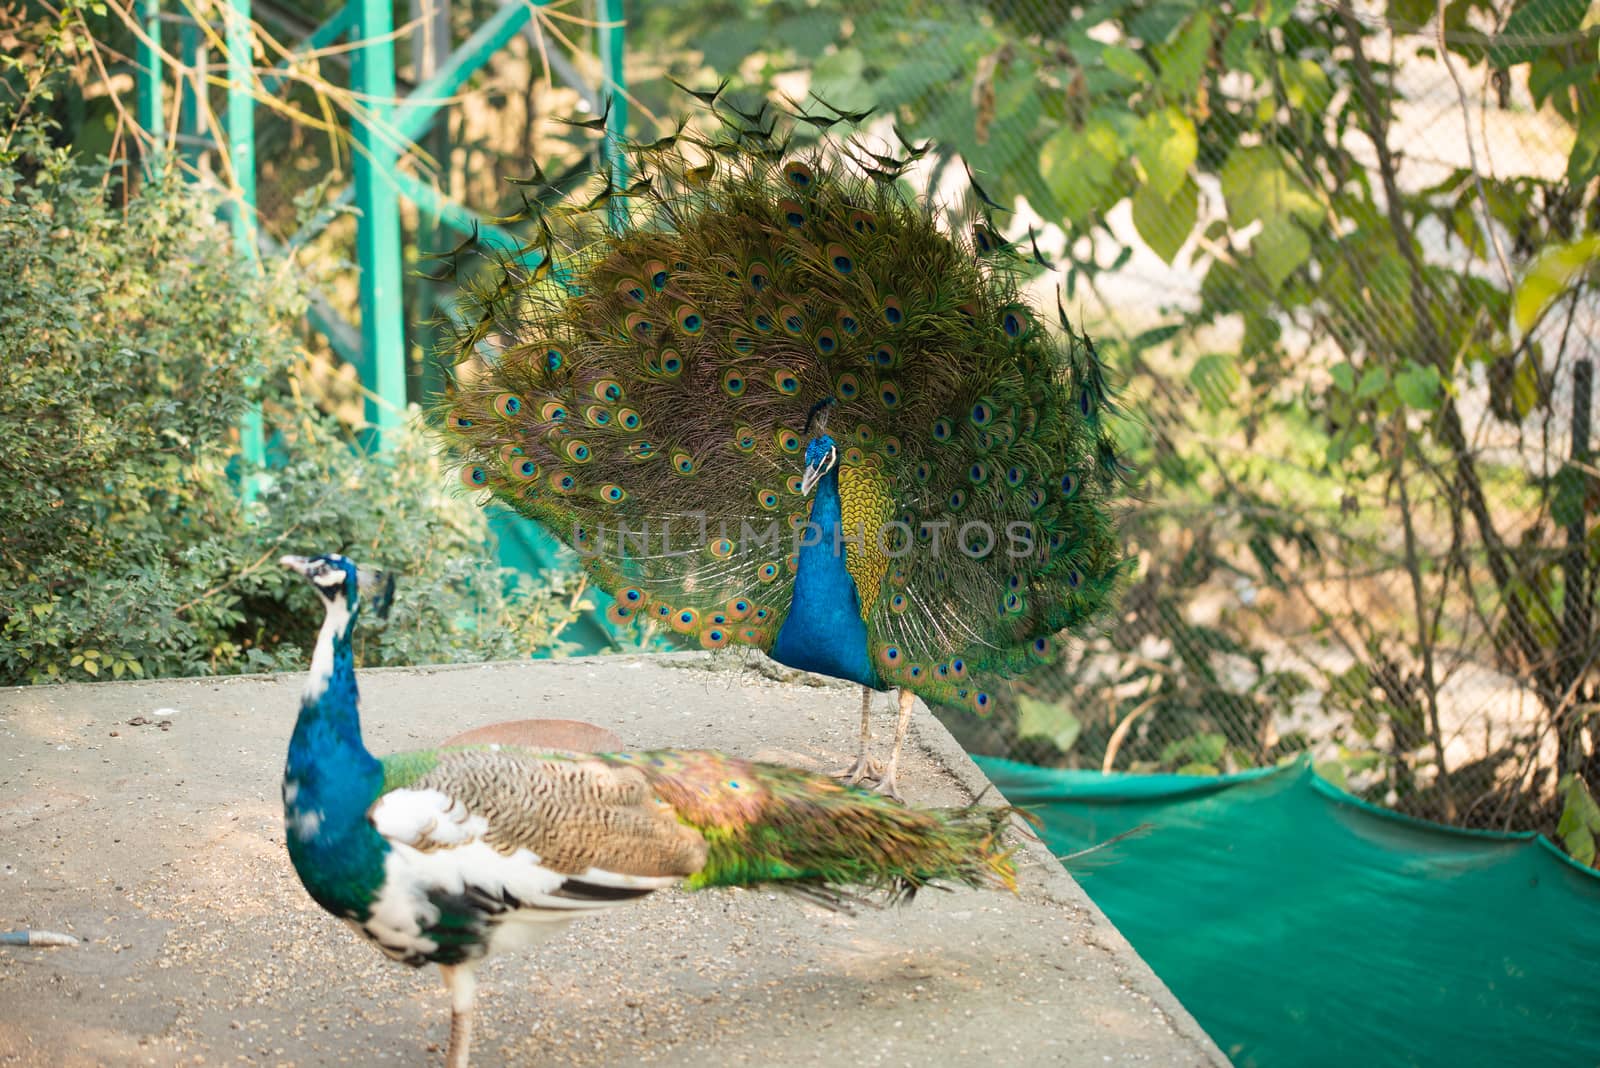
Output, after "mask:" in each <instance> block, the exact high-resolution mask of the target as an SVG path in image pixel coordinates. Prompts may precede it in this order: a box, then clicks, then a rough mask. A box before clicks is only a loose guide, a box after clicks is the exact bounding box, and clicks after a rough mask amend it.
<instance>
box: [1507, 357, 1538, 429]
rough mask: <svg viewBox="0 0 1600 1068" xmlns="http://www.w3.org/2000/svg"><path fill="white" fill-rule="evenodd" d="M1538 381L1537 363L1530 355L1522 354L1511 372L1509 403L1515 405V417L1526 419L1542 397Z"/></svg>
mask: <svg viewBox="0 0 1600 1068" xmlns="http://www.w3.org/2000/svg"><path fill="white" fill-rule="evenodd" d="M1543 395H1544V394H1543V390H1542V389H1541V388H1540V382H1539V364H1538V363H1537V362H1536V361H1535V360H1534V359H1533V358H1532V357H1531V356H1526V355H1525V356H1523V357H1522V359H1521V361H1519V362H1518V364H1517V368H1516V370H1515V371H1513V372H1512V374H1511V403H1512V404H1514V405H1516V409H1517V417H1518V418H1519V419H1526V418H1528V415H1529V414H1530V413H1531V412H1532V411H1533V410H1534V409H1535V408H1537V407H1539V403H1540V401H1541V400H1542V399H1543Z"/></svg>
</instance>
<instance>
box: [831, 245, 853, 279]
mask: <svg viewBox="0 0 1600 1068" xmlns="http://www.w3.org/2000/svg"><path fill="white" fill-rule="evenodd" d="M824 254H825V255H826V256H827V257H828V264H829V266H831V267H832V268H833V269H834V271H835V272H836V273H838V274H849V273H851V272H852V271H854V270H855V269H856V263H855V261H854V260H852V259H851V258H850V253H849V252H847V251H845V247H844V246H843V245H839V244H833V245H829V246H828V247H827V250H826V252H825V253H824Z"/></svg>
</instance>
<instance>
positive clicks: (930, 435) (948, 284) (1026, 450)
mask: <svg viewBox="0 0 1600 1068" xmlns="http://www.w3.org/2000/svg"><path fill="white" fill-rule="evenodd" d="M712 107H713V108H716V107H717V105H716V104H715V103H714V102H713V104H712ZM765 112H766V109H765V108H763V109H762V112H760V113H758V117H757V119H756V120H755V123H756V125H755V127H754V128H753V127H752V123H751V121H749V120H748V119H741V118H738V117H736V116H737V113H729V112H726V111H723V110H716V111H715V114H716V116H717V118H718V119H719V120H720V122H721V127H722V128H721V132H720V133H717V134H712V135H707V136H703V137H702V136H697V135H694V134H691V133H687V132H685V133H680V134H678V135H675V136H672V137H667V138H663V139H662V140H661V141H658V142H654V143H652V144H649V145H634V146H632V148H631V149H630V151H629V152H628V155H629V157H630V158H629V167H630V173H632V174H633V175H634V176H635V181H634V182H633V184H632V185H630V186H628V187H627V189H625V190H622V189H618V188H616V187H615V186H613V184H612V182H611V181H610V179H609V178H607V179H606V180H605V182H604V185H603V187H602V188H601V189H600V191H599V192H598V193H596V194H592V195H580V196H579V197H577V198H576V199H574V200H573V201H572V202H570V203H569V204H567V205H565V206H563V207H561V208H558V209H556V210H555V211H554V212H552V213H551V214H552V218H549V219H544V220H541V227H543V232H544V233H545V234H546V235H547V236H546V238H545V239H544V241H543V244H542V246H541V249H542V250H543V251H544V253H546V254H548V253H549V252H554V253H555V262H556V264H557V265H558V266H557V268H556V269H551V267H550V263H551V260H550V259H548V258H546V259H543V260H541V261H539V262H538V263H537V265H536V266H532V267H530V266H528V265H527V261H526V259H524V260H518V259H516V258H514V257H506V258H502V259H500V260H499V261H498V269H497V270H495V271H490V272H487V275H488V277H487V279H486V280H481V281H478V282H475V283H472V284H471V287H470V289H469V291H468V292H467V293H466V295H465V296H464V298H463V301H462V303H461V306H460V308H459V310H458V314H457V316H456V317H455V318H454V320H452V321H453V322H454V323H455V326H454V327H453V334H452V338H451V340H450V342H449V344H448V345H447V350H448V352H449V355H450V356H451V357H452V358H453V359H454V361H455V364H456V366H455V372H454V374H453V375H452V379H453V382H452V385H451V387H450V389H449V390H448V393H447V398H446V401H445V402H444V406H443V407H442V408H441V411H440V413H439V416H440V422H441V423H442V425H443V428H444V433H445V435H446V439H447V441H448V443H449V448H450V451H451V452H452V454H453V457H454V458H455V459H456V460H457V461H459V464H460V471H461V479H462V481H463V482H464V484H465V485H466V486H467V487H469V488H470V489H473V490H478V491H482V492H483V494H484V498H485V500H487V499H489V498H493V499H498V500H500V501H502V502H504V503H505V504H507V505H509V506H511V507H512V508H514V509H516V510H517V511H519V512H521V513H522V514H524V515H526V516H529V517H532V518H534V519H536V520H539V521H541V522H543V523H544V524H545V525H546V526H548V527H549V528H550V529H551V530H552V531H554V532H555V533H556V534H557V535H558V536H560V537H561V538H562V539H563V540H565V541H566V542H568V543H569V544H570V545H571V546H572V547H573V548H574V549H576V550H577V551H578V552H579V553H580V554H581V555H582V556H583V557H584V561H585V565H586V566H587V568H588V569H589V570H590V571H591V572H592V574H593V575H594V577H595V579H596V580H597V581H598V582H599V584H600V585H601V586H602V587H603V588H604V589H606V590H607V591H608V592H610V593H611V594H612V595H613V596H614V597H615V598H616V603H615V604H614V605H613V606H612V607H611V608H610V609H609V610H608V611H609V615H610V618H611V619H612V621H613V622H616V623H619V624H626V623H629V622H633V621H645V622H653V623H656V624H658V625H659V626H661V627H663V628H666V629H668V630H670V631H672V632H675V633H677V634H679V635H681V636H682V637H683V638H684V639H685V640H687V641H689V642H691V643H695V644H698V645H700V646H703V647H705V648H713V649H714V648H720V647H723V646H726V645H729V644H743V645H748V646H754V647H756V648H760V649H770V648H771V647H772V644H773V641H774V639H775V636H776V634H777V632H778V629H779V627H780V626H781V625H782V623H783V621H784V619H785V617H786V615H787V613H788V610H789V607H790V602H791V597H792V593H793V589H794V581H795V572H796V568H797V556H796V546H797V544H798V542H797V540H796V539H797V536H798V533H797V532H800V531H803V530H804V529H805V527H806V524H807V520H808V515H809V511H808V509H809V506H810V504H809V502H808V501H807V499H806V498H805V497H803V496H802V495H801V478H800V474H801V471H802V468H803V462H802V454H803V451H804V449H805V446H806V441H805V437H804V435H805V434H806V432H807V427H806V417H807V412H808V410H809V409H810V408H811V407H812V405H814V404H816V403H817V402H819V401H821V400H823V399H824V398H830V397H831V398H832V399H833V400H834V401H835V402H836V406H835V407H834V408H833V410H832V413H831V417H830V421H829V423H828V432H829V434H830V435H832V437H833V439H834V440H835V441H836V442H837V446H838V450H839V468H838V469H839V472H840V477H839V487H840V498H841V502H842V510H843V513H844V516H845V523H844V526H845V532H846V536H847V537H849V536H850V535H851V534H852V533H859V535H861V536H860V537H859V538H858V540H852V541H850V543H849V545H848V556H847V563H848V566H849V568H850V574H851V577H852V579H853V580H854V582H855V585H856V587H857V591H858V593H859V595H860V607H861V613H862V616H863V618H864V621H865V626H866V631H867V640H868V650H867V652H868V655H869V656H870V662H871V664H872V665H873V667H874V668H875V670H876V672H877V676H878V679H877V680H876V681H877V683H878V684H879V685H880V686H881V687H888V686H902V687H906V688H909V689H911V690H913V691H915V692H917V693H919V694H921V695H922V696H924V697H925V698H927V699H929V700H932V701H941V702H945V703H965V704H967V705H968V706H969V707H972V708H973V709H975V710H976V711H978V712H979V713H980V714H981V713H983V712H985V711H986V710H987V708H988V706H989V702H990V700H991V698H990V694H989V690H988V688H987V687H986V686H985V685H984V684H983V683H982V682H980V681H979V680H981V679H984V678H986V677H994V676H1010V675H1013V674H1016V673H1019V672H1022V671H1025V670H1027V669H1028V668H1030V667H1031V666H1034V665H1036V664H1038V663H1040V662H1042V661H1046V660H1049V659H1051V658H1053V656H1054V655H1055V653H1056V650H1057V648H1058V642H1059V636H1060V635H1061V634H1062V633H1063V632H1068V631H1071V630H1073V629H1075V628H1080V627H1082V626H1083V625H1085V624H1086V623H1088V622H1089V621H1091V620H1093V619H1094V618H1095V617H1096V616H1097V615H1099V614H1100V613H1101V611H1102V610H1103V609H1104V608H1106V607H1107V605H1108V604H1109V602H1110V599H1111V596H1112V594H1113V591H1114V587H1115V586H1116V584H1117V581H1118V577H1119V574H1120V571H1121V563H1122V556H1121V552H1120V549H1119V547H1118V543H1117V539H1116V537H1115V534H1114V516H1113V512H1112V504H1113V501H1114V500H1115V499H1116V497H1117V496H1118V494H1119V480H1120V476H1121V468H1120V464H1119V462H1118V460H1117V453H1116V449H1115V446H1114V444H1113V442H1112V438H1111V436H1110V433H1109V427H1108V416H1109V414H1110V413H1111V412H1112V410H1113V403H1112V395H1111V390H1110V388H1109V386H1108V384H1107V376H1106V372H1105V369H1104V368H1103V367H1102V365H1101V363H1100V361H1099V359H1098V358H1097V356H1096V354H1095V352H1094V349H1093V346H1092V344H1091V343H1090V342H1089V341H1088V340H1087V339H1086V338H1082V337H1079V336H1077V335H1075V334H1074V333H1073V332H1072V331H1071V329H1070V327H1068V326H1067V324H1066V320H1065V316H1064V315H1063V316H1062V317H1061V318H1062V326H1063V327H1064V328H1065V333H1064V334H1058V333H1055V332H1053V331H1052V330H1051V329H1048V328H1047V326H1046V324H1045V323H1044V322H1043V321H1041V319H1040V317H1039V316H1038V315H1037V314H1036V313H1035V311H1034V309H1032V308H1031V307H1029V306H1028V305H1027V303H1026V302H1025V301H1024V300H1023V299H1022V298H1021V297H1020V296H1019V292H1018V281H1019V276H1020V271H1019V265H1018V261H1017V260H1016V258H1015V256H1014V254H1013V253H1012V252H1011V251H1010V250H1009V248H1008V247H1007V246H1005V245H1004V244H1003V243H1002V242H1000V241H999V240H998V239H997V238H996V237H995V233H994V229H993V226H992V223H990V222H989V220H988V219H987V218H986V217H984V216H982V215H979V216H976V217H974V218H973V219H972V220H971V222H970V224H967V225H963V226H956V227H950V226H947V225H946V224H945V223H944V222H943V221H941V216H940V215H939V213H938V212H936V210H935V208H934V207H933V205H931V204H930V203H927V202H925V201H922V200H919V199H917V198H915V197H913V196H910V195H908V194H907V193H905V192H904V191H903V188H902V185H901V183H899V182H897V181H894V180H891V179H893V178H895V177H897V175H898V170H897V169H896V168H895V167H894V166H892V165H893V164H895V163H898V164H900V166H902V167H903V166H904V164H905V162H906V161H904V160H899V161H896V160H893V159H892V158H890V157H885V156H883V155H881V154H879V153H876V152H872V151H869V146H867V145H866V143H865V142H863V141H861V140H849V141H830V142H827V143H814V144H811V145H809V146H806V147H802V148H790V147H789V146H790V143H791V142H790V141H789V140H788V139H787V138H780V136H779V133H778V130H777V128H776V127H775V126H774V125H773V124H772V122H771V120H770V119H766V118H763V117H762V116H763V115H764V114H765ZM762 122H766V123H767V125H766V126H764V127H763V126H761V125H760V123H762ZM779 125H782V124H781V123H780V124H779ZM813 125H815V124H813ZM830 125H831V123H830ZM917 151H919V152H921V151H926V147H924V148H923V149H919V150H917ZM980 210H981V209H980ZM857 524H859V525H860V526H859V528H858V527H857ZM969 524H971V526H970V529H966V530H964V529H963V528H965V527H967V526H968V525H969ZM974 549H976V550H984V549H987V551H978V552H973V551H972V550H974ZM862 681H869V683H870V682H871V681H872V680H862Z"/></svg>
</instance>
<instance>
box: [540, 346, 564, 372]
mask: <svg viewBox="0 0 1600 1068" xmlns="http://www.w3.org/2000/svg"><path fill="white" fill-rule="evenodd" d="M566 358H567V354H566V353H565V352H562V351H561V350H560V349H558V348H556V347H555V346H553V345H552V346H551V347H550V348H548V349H546V350H545V353H544V366H545V369H546V370H549V371H559V370H561V365H562V364H563V363H565V362H566Z"/></svg>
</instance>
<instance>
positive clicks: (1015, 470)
mask: <svg viewBox="0 0 1600 1068" xmlns="http://www.w3.org/2000/svg"><path fill="white" fill-rule="evenodd" d="M1027 480H1028V469H1027V468H1026V467H1019V466H1017V465H1016V464H1013V465H1012V466H1010V467H1008V468H1006V485H1008V486H1010V487H1011V488H1012V489H1016V488H1017V487H1018V486H1020V485H1022V484H1023V483H1024V482H1026V481H1027Z"/></svg>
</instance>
